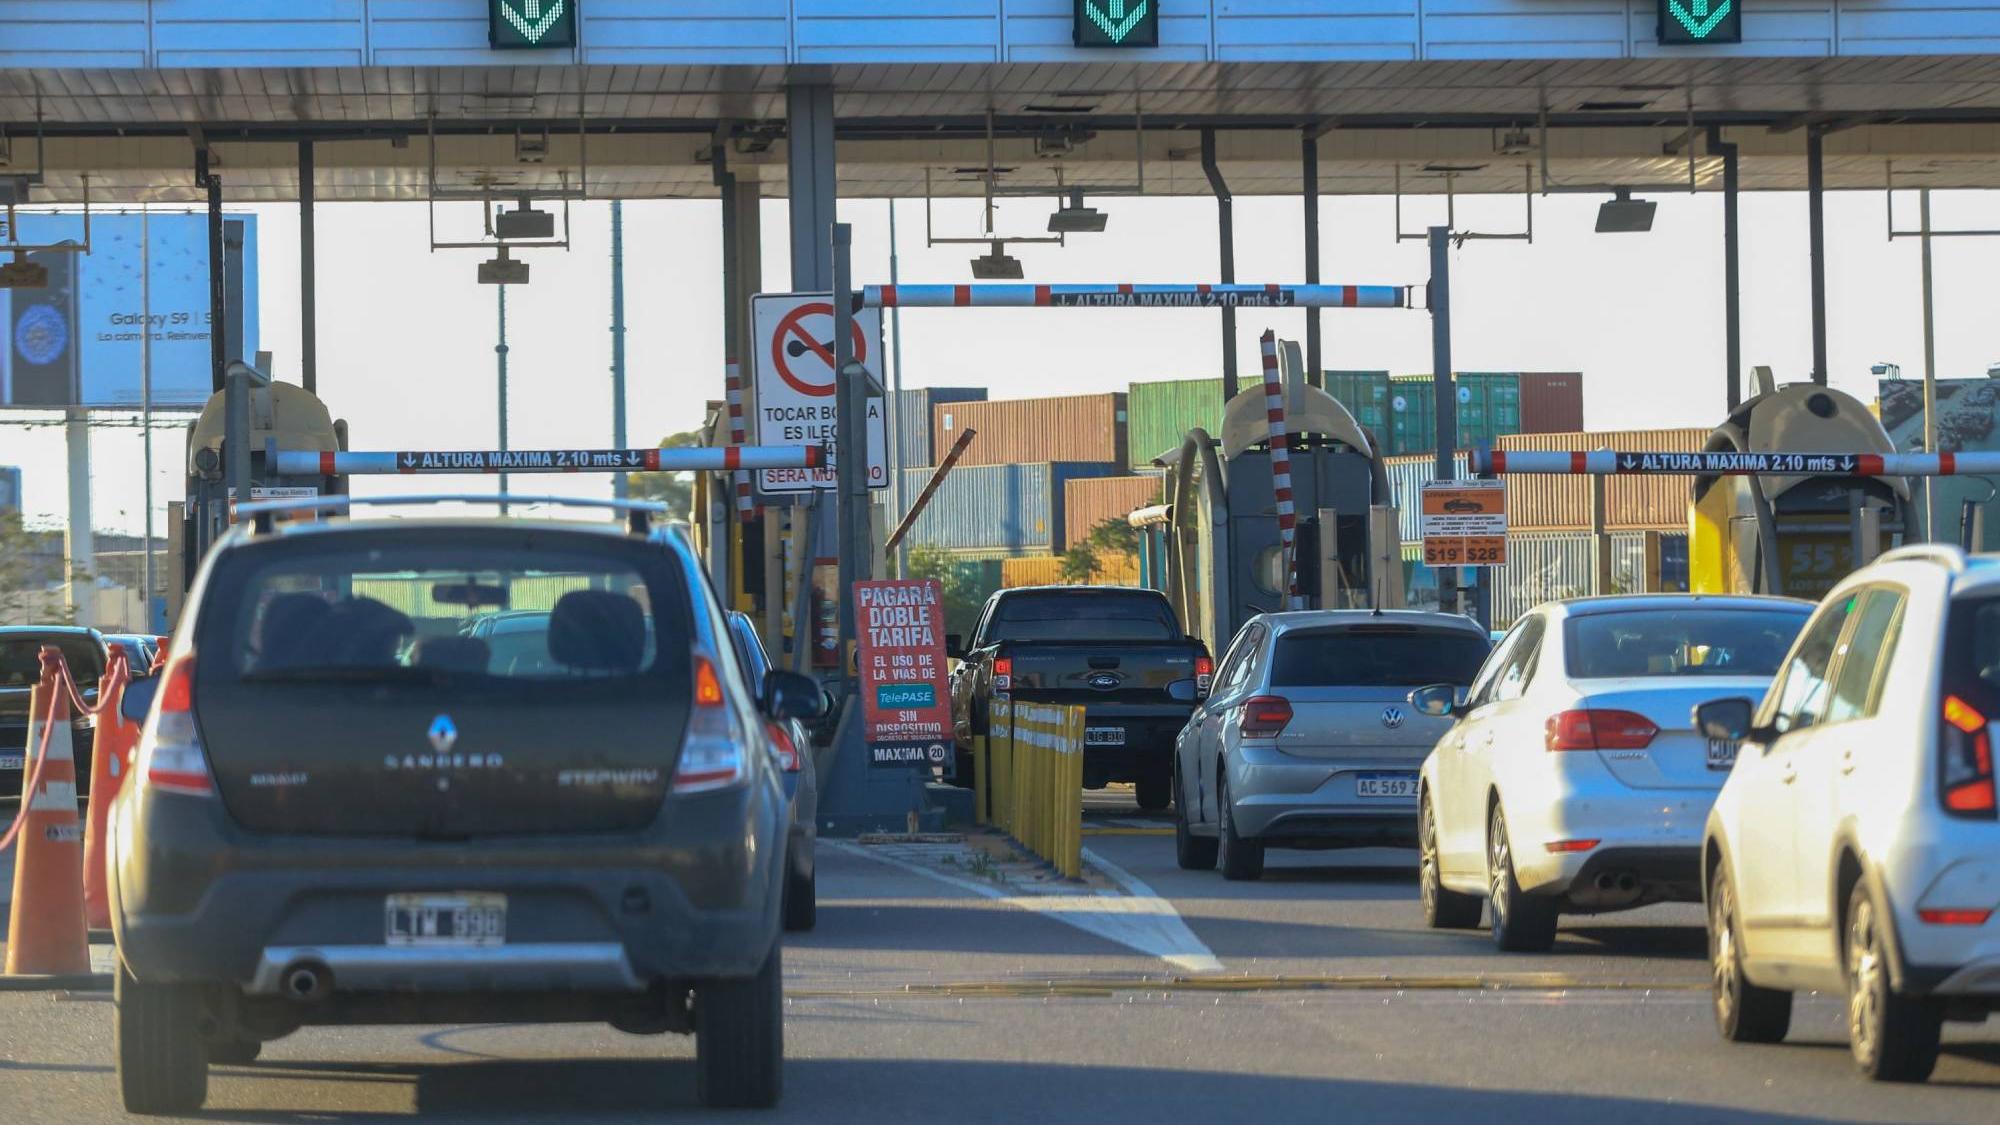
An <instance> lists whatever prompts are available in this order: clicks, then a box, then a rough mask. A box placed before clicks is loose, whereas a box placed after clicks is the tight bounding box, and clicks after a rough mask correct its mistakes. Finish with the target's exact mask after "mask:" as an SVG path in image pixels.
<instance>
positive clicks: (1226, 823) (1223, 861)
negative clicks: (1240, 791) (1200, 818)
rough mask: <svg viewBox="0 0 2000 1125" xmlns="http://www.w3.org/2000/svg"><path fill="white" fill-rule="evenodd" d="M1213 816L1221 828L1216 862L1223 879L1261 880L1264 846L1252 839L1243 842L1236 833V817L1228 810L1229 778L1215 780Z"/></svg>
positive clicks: (1218, 835) (1218, 836) (1218, 834)
mask: <svg viewBox="0 0 2000 1125" xmlns="http://www.w3.org/2000/svg"><path fill="white" fill-rule="evenodd" d="M1215 807H1216V809H1217V812H1216V817H1217V818H1218V819H1219V820H1221V821H1222V826H1221V827H1220V828H1219V829H1217V831H1216V834H1215V835H1216V861H1217V863H1218V864H1220V865H1221V867H1222V877H1223V878H1224V879H1230V880H1253V879H1261V878H1263V877H1264V845H1263V844H1260V843H1258V842H1257V841H1255V840H1246V839H1244V838H1243V837H1241V836H1238V835H1237V834H1236V814H1235V813H1234V812H1232V811H1230V807H1229V779H1228V778H1226V777H1219V776H1218V777H1217V779H1216V782H1215Z"/></svg>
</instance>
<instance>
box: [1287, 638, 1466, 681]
mask: <svg viewBox="0 0 2000 1125" xmlns="http://www.w3.org/2000/svg"><path fill="white" fill-rule="evenodd" d="M1489 647H1490V646H1489V645H1488V644H1487V642H1486V638H1484V637H1482V636H1480V635H1479V634H1477V633H1472V632H1467V631H1466V630H1463V629H1423V628H1415V627H1411V626H1395V625H1381V626H1359V627H1355V628H1349V629H1303V630H1293V631H1291V632H1288V633H1285V634H1284V635H1283V636H1281V637H1279V638H1278V643H1277V644H1276V646H1275V647H1274V649H1273V652H1272V659H1271V686H1273V687H1405V686H1408V687H1421V686H1423V685H1426V684H1470V683H1472V680H1473V677H1475V676H1477V675H1478V674H1479V666H1480V664H1481V663H1483V662H1484V661H1485V660H1486V653H1487V650H1488V648H1489Z"/></svg>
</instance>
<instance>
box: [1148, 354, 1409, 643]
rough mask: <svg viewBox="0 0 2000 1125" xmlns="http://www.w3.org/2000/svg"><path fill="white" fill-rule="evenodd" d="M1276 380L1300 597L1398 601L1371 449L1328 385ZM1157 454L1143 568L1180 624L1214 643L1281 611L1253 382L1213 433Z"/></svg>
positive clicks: (1399, 572)
mask: <svg viewBox="0 0 2000 1125" xmlns="http://www.w3.org/2000/svg"><path fill="white" fill-rule="evenodd" d="M1287 347H1288V348H1291V347H1292V346H1291V345H1287ZM1293 350H1295V348H1294V349H1293ZM1287 366H1289V367H1291V368H1292V369H1293V370H1296V367H1297V365H1296V363H1292V364H1288V365H1287ZM1287 387H1288V390H1287V395H1286V418H1287V427H1288V429H1290V430H1291V432H1292V434H1293V435H1294V436H1293V437H1292V439H1291V441H1290V447H1291V475H1292V495H1293V502H1294V505H1295V507H1296V509H1297V512H1298V534H1297V538H1296V547H1295V551H1294V555H1295V560H1296V562H1295V565H1296V567H1297V571H1298V574H1297V588H1298V590H1299V594H1300V596H1301V598H1302V600H1303V602H1304V604H1305V606H1306V607H1307V608H1314V609H1334V608H1350V607H1371V606H1380V607H1382V608H1385V609H1388V608H1400V607H1401V606H1402V604H1403V569H1402V560H1401V552H1400V549H1399V543H1398V532H1397V522H1396V510H1395V508H1394V506H1393V503H1392V499H1393V498H1392V495H1391V492H1390V488H1389V478H1388V473H1387V470H1386V468H1385V466H1384V465H1383V462H1382V456H1381V453H1380V451H1379V448H1378V447H1377V445H1376V443H1375V442H1374V441H1373V440H1372V439H1371V438H1370V437H1369V435H1368V434H1367V433H1366V432H1365V431H1364V430H1363V429H1362V428H1361V426H1360V425H1359V424H1358V423H1356V422H1355V420H1354V416H1353V415H1352V414H1350V413H1348V411H1347V408H1346V407H1344V406H1342V405H1341V404H1340V403H1339V402H1338V401H1337V400H1336V399H1334V397H1333V396H1332V395H1329V394H1327V393H1326V392H1325V391H1324V390H1321V389H1320V388H1318V387H1313V386H1309V385H1306V384H1305V383H1304V382H1302V381H1299V380H1296V379H1292V380H1288V381H1287ZM1162 460H1163V461H1164V462H1166V463H1167V467H1168V472H1167V503H1166V505H1164V506H1163V507H1156V508H1152V509H1148V510H1147V511H1146V512H1145V513H1143V514H1141V515H1140V516H1139V520H1138V522H1139V523H1140V526H1141V531H1142V533H1143V534H1142V536H1141V539H1142V545H1141V552H1140V553H1141V555H1142V557H1144V558H1146V559H1148V560H1150V562H1149V564H1148V565H1147V567H1146V570H1147V572H1148V573H1147V575H1146V576H1147V577H1148V578H1149V579H1151V580H1152V583H1151V584H1153V585H1156V586H1158V587H1159V588H1161V589H1162V590H1164V591H1165V593H1166V594H1167V597H1168V599H1169V600H1170V601H1171V602H1172V603H1173V605H1174V608H1175V611H1176V612H1177V613H1179V615H1180V618H1181V620H1182V622H1184V623H1185V625H1186V628H1187V629H1188V631H1189V632H1191V633H1193V634H1194V635H1195V636H1197V637H1199V638H1201V640H1202V641H1203V642H1205V643H1206V644H1207V645H1208V647H1209V650H1210V651H1211V652H1215V653H1220V652H1222V651H1223V649H1225V648H1227V647H1228V645H1229V641H1230V639H1231V638H1232V637H1234V636H1235V635H1236V631H1237V630H1238V629H1239V628H1241V627H1242V625H1243V623H1244V622H1246V621H1248V620H1249V619H1250V618H1251V617H1253V616H1255V615H1256V614H1259V613H1270V612H1278V611H1280V610H1283V609H1285V608H1286V599H1287V596H1288V593H1289V589H1288V587H1289V585H1290V584H1289V583H1288V581H1287V577H1288V576H1287V574H1286V570H1285V557H1284V549H1283V544H1282V539H1281V534H1280V529H1279V523H1278V520H1277V511H1276V509H1277V504H1276V496H1275V488H1274V484H1273V480H1272V466H1271V448H1270V434H1269V422H1268V409H1267V402H1266V398H1265V392H1264V388H1262V387H1261V386H1260V387H1256V388H1253V389H1251V390H1248V391H1244V392H1243V393H1241V394H1239V395H1237V396H1236V397H1235V398H1234V399H1232V400H1231V401H1230V402H1229V404H1228V406H1227V407H1226V408H1225V410H1224V414H1223V424H1222V435H1221V437H1220V438H1216V437H1213V436H1211V435H1209V434H1208V433H1207V432H1206V431H1205V430H1199V429H1197V430H1194V431H1192V432H1190V433H1189V434H1188V436H1187V438H1186V440H1185V441H1184V442H1183V443H1182V445H1181V448H1180V450H1178V451H1177V452H1173V453H1170V454H1168V455H1167V456H1165V457H1163V458H1162Z"/></svg>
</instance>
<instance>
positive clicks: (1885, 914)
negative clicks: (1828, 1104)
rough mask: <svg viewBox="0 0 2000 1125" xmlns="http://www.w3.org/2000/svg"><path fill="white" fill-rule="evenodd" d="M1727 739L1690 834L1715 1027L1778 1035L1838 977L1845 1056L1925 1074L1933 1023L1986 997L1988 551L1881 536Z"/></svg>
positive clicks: (1738, 1036)
mask: <svg viewBox="0 0 2000 1125" xmlns="http://www.w3.org/2000/svg"><path fill="white" fill-rule="evenodd" d="M1695 715H1696V721H1697V723H1698V724H1699V725H1700V726H1701V727H1702V728H1703V730H1704V732H1705V733H1706V734H1707V735H1708V736H1709V737H1711V738H1718V739H1730V738H1740V739H1742V741H1743V745H1742V749H1741V751H1740V753H1739V754H1738V756H1737V759H1736V767H1735V769H1734V770H1733V771H1732V772H1731V774H1730V776H1729V780H1728V782H1727V783H1726V784H1725V785H1724V786H1723V789H1722V792H1721V794H1720V795H1719V796H1718V797H1717V798H1716V802H1715V809H1714V811H1713V812H1712V813H1711V814H1710V816H1709V821H1708V830H1707V833H1706V842H1705V844H1704V846H1703V856H1702V876H1703V886H1704V887H1705V888H1706V889H1707V904H1708V917H1709V931H1708V932H1709V950H1710V958H1711V961H1712V963H1713V965H1714V970H1715V973H1714V985H1715V1017H1716V1024H1717V1026H1718V1027H1719V1028H1720V1029H1721V1031H1722V1034H1723V1036H1724V1037H1725V1038H1728V1039H1731V1040H1735V1041H1737V1042H1764V1043H1769V1042H1776V1041H1777V1040H1780V1039H1783V1038H1784V1036H1785V1032H1786V1029H1787V1027H1788V1025H1789V1024H1790V1022H1791V1009H1792V993H1793V992H1796V991H1799V990H1812V989H1818V990H1828V991H1831V990H1836V989H1840V990H1845V992H1846V994H1847V996H1848V1006H1847V1010H1848V1032H1849V1037H1850V1039H1851V1042H1852V1045H1853V1050H1854V1058H1855V1061H1856V1063H1857V1064H1859V1066H1860V1067H1861V1069H1862V1070H1863V1071H1864V1072H1866V1073H1867V1074H1868V1075H1870V1076H1871V1077H1874V1078H1879V1079H1884V1080H1890V1081H1922V1080H1924V1079H1925V1078H1927V1077H1929V1075H1930V1072H1931V1069H1932V1067H1934V1066H1935V1065H1936V1063H1937V1055H1938V1037H1939V1032H1940V1030H1941V1026H1942V1024H1943V1023H1944V1021H1946V1020H1948V1019H1949V1020H1966V1021H1970V1022H1978V1021H1980V1020H1983V1019H1984V1018H1985V1017H1986V1016H1987V1015H1988V1014H1989V1013H1991V1012H1992V1011H1994V1010H1995V1009H1996V1008H2000V918H1996V917H1995V914H1996V911H2000V819H1996V813H1995V807H1994V806H1995V801H1994V796H1995V794H1994V770H1993V743H1994V738H1995V735H1996V733H1997V732H2000V558H1996V557H1990V556H1989V557H1983V558H1968V557H1967V556H1966V555H1965V554H1964V553H1963V552H1961V551H1959V550H1958V549H1957V548H1955V547H1940V546H1921V547H1906V548H1903V549H1901V550H1897V551H1891V552H1889V553H1888V554H1886V555H1884V556H1883V557H1882V558H1881V559H1880V560H1879V561H1877V562H1876V563H1874V564H1873V565H1870V566H1868V567H1865V568H1863V569H1862V570H1860V571H1857V572H1856V573H1854V574H1853V575H1851V576H1850V577H1848V578H1847V579H1846V580H1844V581H1843V582H1841V583H1840V585H1838V586H1836V587H1835V588H1834V590H1833V592H1832V593H1831V594H1830V595H1829V596H1828V597H1827V599H1826V601H1824V602H1822V603H1821V605H1820V607H1819V609H1818V611H1817V612H1816V613H1815V614H1814V616H1813V619H1812V621H1811V622H1810V623H1809V624H1808V625H1807V626H1806V630H1805V632H1804V633H1802V634H1801V635H1800V637H1799V640H1798V643H1797V644H1796V645H1794V646H1793V648H1792V651H1791V654H1790V655H1789V656H1788V657H1787V658H1786V660H1785V664H1784V667H1783V669H1782V670H1781V671H1780V672H1779V674H1778V677H1777V679H1776V680H1774V681H1773V682H1772V685H1771V689H1770V691H1769V692H1768V693H1767V694H1766V695H1765V697H1764V701H1763V703H1762V705H1761V706H1759V705H1756V704H1754V703H1752V701H1750V700H1748V699H1733V700H1724V701H1720V702H1716V703H1711V704H1707V705H1704V706H1702V707H1699V708H1697V709H1696V712H1695Z"/></svg>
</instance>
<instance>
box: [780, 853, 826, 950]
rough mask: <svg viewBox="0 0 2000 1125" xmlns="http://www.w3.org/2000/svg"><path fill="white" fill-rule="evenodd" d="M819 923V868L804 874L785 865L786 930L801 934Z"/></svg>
mask: <svg viewBox="0 0 2000 1125" xmlns="http://www.w3.org/2000/svg"><path fill="white" fill-rule="evenodd" d="M818 924H819V868H818V867H817V866H815V867H814V868H813V870H811V871H809V872H807V873H806V874H804V875H801V874H799V872H798V870H797V869H796V868H794V867H793V866H792V865H791V864H789V863H788V864H786V865H785V931H786V932H787V933H794V934H800V933H804V932H806V931H807V930H810V929H812V928H813V927H814V926H816V925H818Z"/></svg>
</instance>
